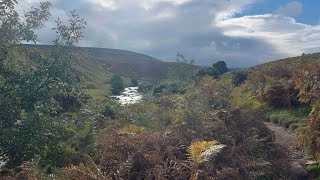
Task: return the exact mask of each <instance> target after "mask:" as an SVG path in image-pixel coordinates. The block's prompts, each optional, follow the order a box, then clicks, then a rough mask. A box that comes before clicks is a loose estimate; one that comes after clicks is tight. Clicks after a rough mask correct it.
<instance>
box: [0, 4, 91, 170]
mask: <svg viewBox="0 0 320 180" xmlns="http://www.w3.org/2000/svg"><path fill="white" fill-rule="evenodd" d="M15 4H16V2H15V1H10V0H7V1H5V2H4V3H1V7H2V8H1V9H0V13H1V15H2V16H1V18H0V21H1V22H0V34H1V37H4V38H1V39H0V44H1V45H0V47H1V49H0V109H1V112H0V131H1V132H2V133H1V134H0V139H1V142H0V154H1V155H5V156H6V157H8V158H9V160H10V163H11V164H14V165H19V164H20V163H22V162H23V161H28V160H31V159H32V158H34V157H36V156H38V157H40V158H41V159H40V161H41V163H42V162H43V163H48V164H53V165H55V166H61V165H63V164H64V163H65V162H66V159H67V157H69V156H68V155H67V154H70V153H69V152H70V151H69V150H70V149H69V150H67V151H65V150H66V149H68V146H66V144H65V142H66V141H67V139H68V138H69V137H70V134H69V133H68V131H67V130H66V127H65V123H66V122H64V121H63V120H62V119H61V118H60V115H61V114H62V113H65V112H67V111H77V110H78V109H79V108H80V107H81V106H82V103H81V100H80V95H79V84H80V79H79V77H77V76H76V75H75V74H74V73H73V72H74V69H75V67H76V64H77V63H79V62H80V60H81V58H80V57H83V56H82V52H79V51H74V48H75V45H76V43H78V42H79V39H80V38H81V37H82V29H83V28H84V26H85V22H84V21H83V19H81V18H79V16H78V15H77V14H75V12H72V13H71V18H70V20H69V21H68V23H69V24H68V25H66V24H64V23H62V22H61V21H60V20H58V21H57V27H56V28H55V30H56V33H57V38H56V40H54V41H53V43H54V45H53V49H52V51H51V52H50V53H49V54H48V55H43V54H42V53H40V52H38V51H35V50H25V51H21V47H19V46H18V45H19V43H20V42H21V41H23V40H26V41H29V40H31V41H36V34H35V33H34V30H36V29H38V28H41V27H43V26H44V25H43V23H44V21H46V20H48V18H49V15H50V12H49V7H50V3H48V2H45V3H41V4H40V7H39V8H35V7H33V8H32V10H31V11H30V12H26V13H25V14H24V16H19V14H18V13H17V11H16V10H15V9H14V8H15ZM4 9H5V10H4ZM23 52H24V53H23ZM66 152H67V154H66Z"/></svg>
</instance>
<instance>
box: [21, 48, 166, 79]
mask: <svg viewBox="0 0 320 180" xmlns="http://www.w3.org/2000/svg"><path fill="white" fill-rule="evenodd" d="M24 47H28V48H36V49H39V50H42V51H45V52H48V51H49V50H50V49H51V46H50V45H24ZM83 49H84V50H85V51H86V52H87V54H88V59H87V61H85V62H84V63H83V64H82V66H81V70H83V72H84V74H83V75H84V76H85V77H86V78H87V79H88V81H95V82H98V83H102V82H105V78H106V77H109V76H110V74H111V73H115V74H118V75H121V76H124V77H128V78H136V79H144V80H158V79H160V78H161V77H162V76H164V75H165V73H166V72H167V70H168V67H169V66H170V64H172V63H167V62H163V61H161V60H158V59H155V58H153V57H150V56H148V55H144V54H141V53H136V52H131V51H126V50H120V49H108V48H92V47H85V48H83Z"/></svg>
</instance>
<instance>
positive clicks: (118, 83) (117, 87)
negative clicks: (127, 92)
mask: <svg viewBox="0 0 320 180" xmlns="http://www.w3.org/2000/svg"><path fill="white" fill-rule="evenodd" d="M111 87H112V94H115V95H119V94H120V93H121V91H123V90H124V83H123V80H122V78H121V77H120V76H118V75H114V76H113V77H112V78H111Z"/></svg>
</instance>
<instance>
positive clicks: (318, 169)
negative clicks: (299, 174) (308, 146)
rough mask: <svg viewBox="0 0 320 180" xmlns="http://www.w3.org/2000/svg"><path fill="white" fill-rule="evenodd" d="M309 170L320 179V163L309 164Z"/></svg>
mask: <svg viewBox="0 0 320 180" xmlns="http://www.w3.org/2000/svg"><path fill="white" fill-rule="evenodd" d="M307 170H308V172H309V173H310V174H312V175H314V176H315V177H316V178H317V180H318V179H320V166H319V164H312V165H309V166H307Z"/></svg>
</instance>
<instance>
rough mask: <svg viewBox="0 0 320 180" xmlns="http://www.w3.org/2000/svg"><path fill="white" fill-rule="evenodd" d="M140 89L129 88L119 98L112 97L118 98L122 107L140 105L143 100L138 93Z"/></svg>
mask: <svg viewBox="0 0 320 180" xmlns="http://www.w3.org/2000/svg"><path fill="white" fill-rule="evenodd" d="M138 89H139V87H127V88H125V89H124V91H123V92H122V93H121V95H119V96H112V97H114V98H116V99H117V100H118V101H119V103H120V104H121V105H130V104H135V103H138V102H140V101H141V100H142V95H141V94H140V93H139V92H138Z"/></svg>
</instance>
